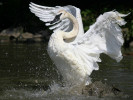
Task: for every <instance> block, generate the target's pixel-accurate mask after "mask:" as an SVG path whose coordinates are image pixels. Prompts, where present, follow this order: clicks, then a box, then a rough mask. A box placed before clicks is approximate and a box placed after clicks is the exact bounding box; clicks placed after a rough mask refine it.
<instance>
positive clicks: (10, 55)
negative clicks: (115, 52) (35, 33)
mask: <svg viewBox="0 0 133 100" xmlns="http://www.w3.org/2000/svg"><path fill="white" fill-rule="evenodd" d="M46 52H47V51H46V45H44V44H30V45H28V44H0V100H3V99H4V98H6V99H10V100H19V99H23V100H27V99H28V98H30V99H32V100H46V99H47V100H51V99H53V100H55V98H56V99H61V100H68V99H69V100H88V98H89V100H94V99H95V100H99V99H98V98H97V97H87V96H82V95H80V96H77V95H76V96H75V95H68V94H65V93H63V90H67V89H68V88H61V87H60V86H59V85H61V84H62V77H61V76H60V75H59V74H58V71H57V70H56V67H55V66H54V64H52V61H51V60H50V59H49V56H48V55H47V53H46ZM102 59H103V62H102V63H99V64H100V70H99V71H94V72H93V73H92V75H91V77H92V81H96V80H102V81H103V82H104V83H105V82H106V83H108V84H110V85H114V86H116V87H118V88H119V89H121V90H122V91H124V92H125V93H126V94H129V95H132V93H133V62H132V61H133V56H124V59H123V60H122V61H121V62H120V63H116V62H115V61H113V60H112V59H110V58H109V57H107V56H105V55H102ZM52 84H53V85H52ZM50 85H51V86H50ZM49 86H50V87H49ZM49 88H51V90H50V89H49ZM47 89H48V90H47ZM45 90H47V92H46V91H45ZM59 90H60V91H59ZM55 91H56V92H55ZM53 94H54V95H53ZM119 99H120V98H119ZM119 99H118V98H117V99H116V100H119ZM100 100H104V99H100ZM106 100H112V99H109V98H108V99H106ZM120 100H122V99H120Z"/></svg>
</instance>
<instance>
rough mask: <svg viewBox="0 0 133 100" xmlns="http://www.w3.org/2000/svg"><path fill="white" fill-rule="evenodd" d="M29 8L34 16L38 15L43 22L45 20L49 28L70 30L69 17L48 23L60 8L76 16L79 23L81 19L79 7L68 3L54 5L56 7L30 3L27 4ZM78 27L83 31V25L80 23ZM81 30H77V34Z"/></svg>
mask: <svg viewBox="0 0 133 100" xmlns="http://www.w3.org/2000/svg"><path fill="white" fill-rule="evenodd" d="M29 6H30V7H29V8H30V10H31V12H32V13H34V14H35V15H36V16H38V17H39V19H40V20H42V21H43V22H45V23H46V24H45V25H46V26H51V25H53V26H51V27H50V28H49V29H50V30H53V31H56V30H59V29H61V30H63V31H71V30H72V27H73V24H72V22H71V21H70V20H69V19H64V20H61V21H58V22H55V23H52V24H51V23H50V22H51V21H53V19H54V18H55V16H56V15H57V13H58V12H59V11H60V10H62V9H63V10H66V11H67V12H69V13H71V14H72V15H73V16H75V18H77V20H78V22H79V24H81V22H82V19H81V15H80V9H78V8H76V7H74V6H71V5H68V6H64V7H61V6H56V7H48V6H41V5H37V4H35V3H30V4H29ZM80 27H81V28H80V29H81V31H82V33H83V27H82V25H80ZM81 31H80V32H79V34H81Z"/></svg>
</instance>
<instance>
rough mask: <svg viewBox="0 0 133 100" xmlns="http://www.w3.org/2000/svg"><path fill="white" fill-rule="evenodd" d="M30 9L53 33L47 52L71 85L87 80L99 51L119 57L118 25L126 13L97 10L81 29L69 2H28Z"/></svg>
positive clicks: (80, 24) (121, 38)
mask: <svg viewBox="0 0 133 100" xmlns="http://www.w3.org/2000/svg"><path fill="white" fill-rule="evenodd" d="M30 10H31V12H32V13H34V14H35V15H36V16H38V17H39V18H40V20H42V21H43V22H46V26H51V27H50V29H52V30H53V34H52V35H51V37H50V40H49V43H48V54H49V56H50V58H51V59H52V60H53V62H54V63H55V65H56V66H57V68H58V70H59V71H60V73H61V75H62V76H63V78H64V80H66V81H67V82H69V83H70V84H71V85H80V84H86V83H87V84H89V83H90V81H89V76H90V75H91V73H92V71H93V70H98V69H99V66H98V64H97V62H101V60H100V58H99V57H100V54H101V53H105V54H107V55H109V56H110V57H111V58H113V59H115V60H116V61H117V62H119V61H120V60H121V59H122V53H121V46H122V45H123V42H124V40H123V36H122V33H121V28H120V27H119V26H121V25H125V23H126V22H125V21H124V19H122V17H125V16H127V15H125V14H120V13H119V12H117V11H109V12H105V13H104V14H101V15H100V16H99V17H98V18H97V20H96V22H95V23H94V24H93V25H91V26H90V28H89V30H88V31H87V32H86V33H84V30H83V24H82V18H81V14H80V9H79V8H77V7H74V6H71V5H68V6H64V7H61V6H56V7H47V6H40V5H37V4H34V3H30Z"/></svg>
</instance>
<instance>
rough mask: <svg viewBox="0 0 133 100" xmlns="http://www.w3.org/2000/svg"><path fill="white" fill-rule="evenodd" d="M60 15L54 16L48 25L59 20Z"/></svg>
mask: <svg viewBox="0 0 133 100" xmlns="http://www.w3.org/2000/svg"><path fill="white" fill-rule="evenodd" d="M61 14H62V13H61ZM61 14H59V15H56V16H55V18H54V20H53V21H51V22H50V24H53V23H55V22H57V21H59V20H60V16H61Z"/></svg>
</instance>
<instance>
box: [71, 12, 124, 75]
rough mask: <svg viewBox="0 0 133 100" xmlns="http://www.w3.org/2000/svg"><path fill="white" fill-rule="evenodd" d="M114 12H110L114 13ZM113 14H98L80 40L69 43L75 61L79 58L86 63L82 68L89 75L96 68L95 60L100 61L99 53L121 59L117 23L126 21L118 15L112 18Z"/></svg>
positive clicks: (119, 33) (120, 37)
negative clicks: (94, 21)
mask: <svg viewBox="0 0 133 100" xmlns="http://www.w3.org/2000/svg"><path fill="white" fill-rule="evenodd" d="M115 13H116V12H112V14H114V15H115ZM114 15H111V13H105V14H103V15H100V16H99V17H98V19H97V21H96V23H95V24H93V25H92V26H91V27H90V29H89V30H88V31H87V32H86V33H85V34H84V35H83V37H82V38H81V39H80V40H78V41H75V42H72V43H71V44H70V45H71V48H73V49H71V52H72V53H73V54H74V55H75V58H76V59H77V61H79V60H78V59H80V61H82V63H83V64H84V65H86V66H85V67H84V68H85V69H87V70H88V74H89V75H90V74H91V72H92V71H93V70H98V68H99V67H98V64H97V62H99V61H100V58H99V56H100V54H101V53H105V54H107V55H109V56H110V57H111V58H113V59H115V60H116V61H118V62H119V61H120V60H121V59H122V53H121V46H122V45H123V42H124V40H123V36H122V33H121V28H120V27H119V25H124V24H125V23H126V22H125V21H124V19H122V18H121V16H120V15H118V16H115V17H116V19H115V18H113V17H114ZM116 15H117V14H116ZM123 16H124V15H123ZM118 24H119V25H118Z"/></svg>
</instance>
